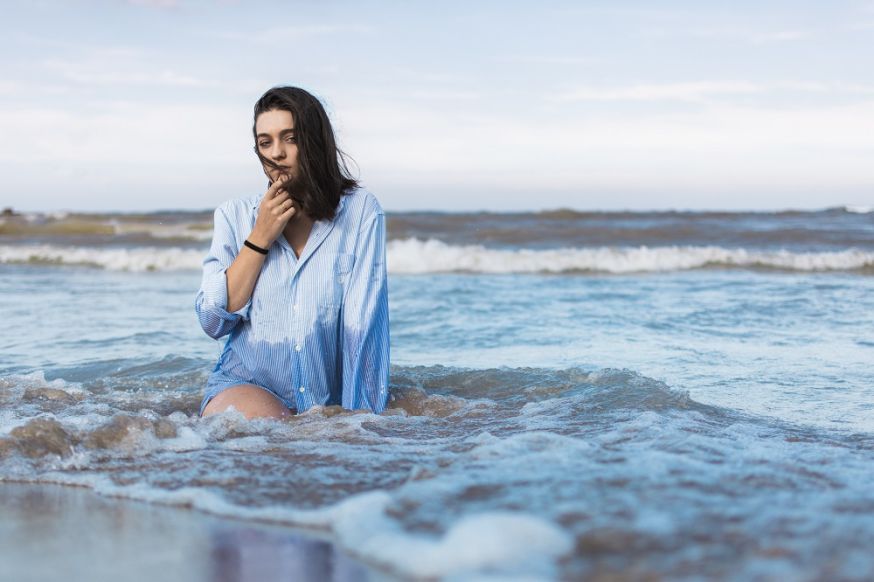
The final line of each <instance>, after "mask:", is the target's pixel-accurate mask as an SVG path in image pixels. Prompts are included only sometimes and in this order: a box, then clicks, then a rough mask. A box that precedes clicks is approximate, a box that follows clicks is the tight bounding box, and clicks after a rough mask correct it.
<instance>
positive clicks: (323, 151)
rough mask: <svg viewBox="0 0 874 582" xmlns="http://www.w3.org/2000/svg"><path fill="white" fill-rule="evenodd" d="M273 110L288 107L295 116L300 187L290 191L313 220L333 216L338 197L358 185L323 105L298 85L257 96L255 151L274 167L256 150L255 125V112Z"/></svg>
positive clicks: (287, 109)
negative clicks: (335, 137)
mask: <svg viewBox="0 0 874 582" xmlns="http://www.w3.org/2000/svg"><path fill="white" fill-rule="evenodd" d="M273 110H281V111H288V112H290V113H291V116H292V119H294V138H295V141H296V142H297V155H298V166H299V168H300V172H299V176H298V180H297V184H298V185H299V186H300V188H299V189H300V191H295V192H293V193H290V194H291V195H292V197H293V198H294V199H295V201H296V202H297V203H298V205H299V206H300V208H301V209H302V210H303V211H304V212H305V213H306V214H307V215H308V216H309V217H311V218H312V219H313V220H325V219H327V220H333V218H334V215H335V213H336V211H337V205H338V204H339V203H340V197H341V196H343V195H344V194H349V193H350V192H351V191H352V190H353V189H355V188H356V187H358V180H356V179H355V178H353V177H352V175H351V173H350V172H349V166H348V164H347V158H348V156H347V155H346V154H345V153H344V152H343V151H342V150H341V149H340V148H339V147H337V141H336V139H334V129H333V128H332V127H331V121H330V120H329V119H328V114H327V113H326V112H325V108H324V107H323V106H322V104H321V102H320V101H319V100H318V99H316V98H315V97H314V96H313V95H312V94H310V93H308V92H307V91H304V90H303V89H300V88H298V87H273V88H272V89H270V90H268V91H267V92H266V93H264V95H262V96H261V98H260V99H258V101H257V103H255V115H254V118H253V121H252V136H253V137H254V138H255V155H257V156H258V159H259V160H260V161H261V163H262V164H264V165H265V166H267V167H269V168H273V169H277V168H278V166H277V165H276V164H275V163H274V162H273V161H271V160H269V159H267V158H266V157H264V156H263V155H261V152H260V151H259V150H258V133H257V131H256V129H255V124H256V123H257V121H258V116H259V115H261V114H262V113H264V112H266V111H273ZM296 190H297V189H296Z"/></svg>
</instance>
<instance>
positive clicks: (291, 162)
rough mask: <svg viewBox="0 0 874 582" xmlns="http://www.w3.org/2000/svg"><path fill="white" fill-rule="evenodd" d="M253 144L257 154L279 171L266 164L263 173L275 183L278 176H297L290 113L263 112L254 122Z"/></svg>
mask: <svg viewBox="0 0 874 582" xmlns="http://www.w3.org/2000/svg"><path fill="white" fill-rule="evenodd" d="M255 134H256V136H255V143H256V147H257V148H258V152H259V153H260V154H261V155H262V156H263V157H265V158H267V159H268V160H270V161H271V162H273V163H274V164H276V165H278V166H279V169H278V170H277V169H274V168H271V167H270V166H267V165H266V164H262V165H263V166H264V173H265V174H267V177H268V178H270V181H271V182H275V181H276V180H277V179H278V178H279V177H280V176H283V175H285V176H290V177H292V178H296V177H298V176H299V169H298V164H297V141H296V140H295V135H294V118H293V117H292V115H291V112H290V111H283V110H281V109H273V110H271V111H265V112H264V113H262V114H261V115H259V116H258V118H257V119H256V120H255Z"/></svg>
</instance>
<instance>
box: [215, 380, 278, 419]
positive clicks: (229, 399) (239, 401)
mask: <svg viewBox="0 0 874 582" xmlns="http://www.w3.org/2000/svg"><path fill="white" fill-rule="evenodd" d="M231 406H233V407H234V408H236V409H237V410H239V411H240V412H242V413H243V416H245V417H246V418H260V417H270V418H285V417H287V416H291V415H292V414H293V412H292V411H291V410H290V409H289V408H288V407H287V406H285V404H283V403H282V401H281V400H280V399H279V398H277V397H276V396H273V395H272V394H271V393H270V392H268V391H267V390H265V389H264V388H261V387H260V386H255V385H254V384H240V385H238V386H231V387H230V388H226V389H224V390H222V391H221V392H219V393H218V394H216V395H215V396H213V397H212V399H211V400H210V401H209V403H208V404H207V405H206V408H204V409H203V416H204V417H206V416H209V415H211V414H218V413H219V412H224V411H225V410H227V409H228V408H229V407H231Z"/></svg>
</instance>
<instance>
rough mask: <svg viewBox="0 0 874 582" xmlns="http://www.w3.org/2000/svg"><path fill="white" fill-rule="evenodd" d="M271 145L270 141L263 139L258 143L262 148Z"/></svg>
mask: <svg viewBox="0 0 874 582" xmlns="http://www.w3.org/2000/svg"><path fill="white" fill-rule="evenodd" d="M269 145H270V142H266V141H262V142H261V143H259V144H258V146H259V147H262V148H266V147H267V146H269Z"/></svg>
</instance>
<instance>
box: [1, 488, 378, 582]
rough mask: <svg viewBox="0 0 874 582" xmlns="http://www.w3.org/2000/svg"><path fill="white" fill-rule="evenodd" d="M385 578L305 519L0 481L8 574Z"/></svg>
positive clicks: (226, 580) (224, 581)
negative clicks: (245, 515)
mask: <svg viewBox="0 0 874 582" xmlns="http://www.w3.org/2000/svg"><path fill="white" fill-rule="evenodd" d="M385 579H386V578H385V577H384V576H382V575H381V574H378V573H376V572H373V571H371V570H369V569H367V568H366V567H365V566H364V565H363V564H361V563H360V562H358V561H356V560H353V559H352V558H350V557H349V556H348V555H346V554H344V553H343V552H342V551H340V550H339V549H338V548H336V547H335V546H333V545H332V544H331V543H329V542H327V541H324V540H322V539H319V538H318V537H316V536H315V535H312V536H311V535H307V534H305V533H304V532H301V531H300V530H296V529H291V528H286V527H282V526H277V525H269V524H260V523H252V522H245V521H241V520H233V519H227V518H222V517H217V516H213V515H209V514H206V513H203V512H199V511H192V510H186V509H179V508H172V507H166V506H160V505H153V504H149V503H145V502H140V501H131V500H126V499H117V498H110V497H104V496H101V495H98V494H96V493H94V492H93V491H91V490H89V489H85V488H79V487H67V486H62V485H51V484H26V483H0V580H15V581H19V582H25V581H31V580H32V581H37V580H39V581H43V580H65V581H75V580H88V581H90V582H101V581H104V580H105V581H112V582H115V581H117V580H126V581H138V580H143V581H146V580H148V581H149V582H154V581H155V580H160V582H172V581H176V580H180V581H182V580H185V581H198V580H203V581H221V582H236V581H253V582H255V581H258V582H261V581H269V580H300V581H309V580H313V581H315V580H318V581H323V580H331V581H337V582H340V581H343V582H345V581H353V580H354V581H357V580H385Z"/></svg>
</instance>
